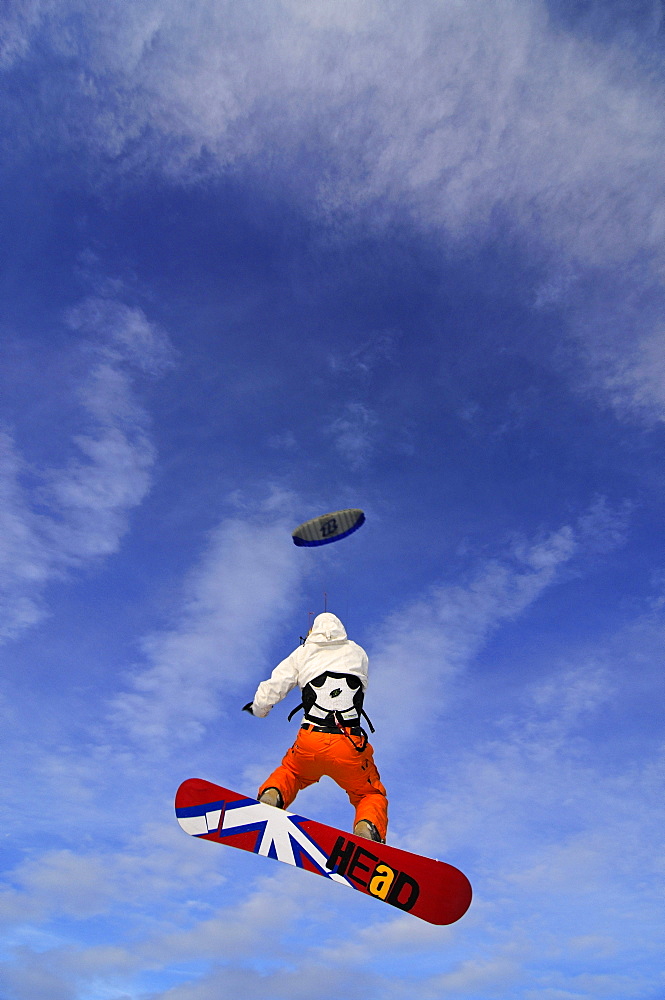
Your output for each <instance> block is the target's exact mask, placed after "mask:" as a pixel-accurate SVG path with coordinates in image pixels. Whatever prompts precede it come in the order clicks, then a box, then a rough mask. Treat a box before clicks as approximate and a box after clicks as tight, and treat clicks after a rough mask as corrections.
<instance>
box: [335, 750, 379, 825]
mask: <svg viewBox="0 0 665 1000" xmlns="http://www.w3.org/2000/svg"><path fill="white" fill-rule="evenodd" d="M335 739H336V741H337V744H336V747H335V758H334V761H329V766H328V768H326V771H325V773H326V774H329V775H330V777H331V778H332V779H333V780H334V781H336V782H337V784H338V785H340V786H341V787H342V788H343V789H344V791H345V792H346V794H347V795H348V796H349V801H350V802H351V805H352V806H353V807H354V808H355V811H356V816H355V823H360V822H362V821H363V820H365V821H366V822H368V823H371V824H372V825H373V826H375V827H376V829H377V830H378V832H379V835H380V837H381V839H382V840H385V838H386V832H387V829H388V798H387V796H386V790H385V788H384V787H383V785H382V783H381V778H380V776H379V772H378V770H377V767H376V764H375V763H374V754H373V751H372V747H371V746H370V744H369V743H368V744H367V746H366V748H365V750H364V751H363V753H358V752H357V750H354V748H353V747H352V746H351V744H350V742H349V741H348V740H347V739H346V738H345V737H343V736H340V737H336V738H335ZM361 836H362V834H361Z"/></svg>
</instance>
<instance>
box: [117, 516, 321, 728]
mask: <svg viewBox="0 0 665 1000" xmlns="http://www.w3.org/2000/svg"><path fill="white" fill-rule="evenodd" d="M294 552H295V549H294V547H293V544H292V541H291V535H290V522H288V523H287V522H286V521H284V520H283V519H282V518H281V517H280V516H278V514H277V513H276V512H275V511H274V510H272V503H271V502H269V503H268V510H267V512H266V511H264V512H263V513H261V512H259V511H256V510H255V512H254V514H253V515H250V514H248V515H245V516H244V517H242V518H240V517H237V518H230V519H228V520H225V521H223V522H222V523H221V524H220V525H219V527H218V528H217V529H216V530H215V531H214V532H212V534H211V536H210V539H209V542H208V547H207V550H206V552H205V554H204V556H203V558H202V560H201V562H200V564H199V565H198V567H197V568H196V569H195V570H194V571H193V572H192V573H191V574H190V576H189V578H188V579H187V581H186V583H185V587H184V594H183V600H182V607H181V609H180V610H179V612H178V613H177V614H176V618H177V621H176V623H175V624H174V626H173V627H172V628H171V629H167V630H165V631H162V632H157V633H154V634H153V635H151V636H149V637H147V638H146V639H145V640H144V641H143V643H142V649H143V657H144V662H143V663H142V664H137V667H136V670H135V672H134V675H133V677H132V679H131V684H130V687H129V690H127V691H125V692H124V693H122V694H120V695H118V696H117V698H116V699H115V702H114V718H115V720H116V721H117V722H118V723H119V724H121V725H122V727H123V728H125V729H126V730H127V732H128V733H129V734H130V735H131V737H132V738H134V739H136V740H139V741H142V742H148V743H150V742H152V743H153V744H155V745H158V746H159V745H162V744H164V742H166V743H167V744H174V745H175V744H179V743H182V742H188V741H191V740H195V739H197V738H200V736H201V735H202V734H203V732H204V731H205V727H206V725H207V724H208V723H209V722H210V721H211V720H212V719H214V718H216V717H217V716H219V714H220V712H223V711H224V710H225V708H226V707H227V701H226V699H227V698H228V697H229V696H231V697H235V696H237V697H240V695H241V693H242V694H243V696H246V697H250V696H251V695H252V694H253V690H254V689H253V687H252V684H253V683H255V682H256V681H257V680H258V679H259V674H260V673H261V671H262V670H265V669H266V668H267V667H269V669H272V667H273V666H274V664H268V663H267V662H266V661H267V656H268V650H269V648H270V642H271V637H272V636H273V634H274V630H276V629H278V628H279V627H280V626H281V623H282V619H283V616H284V615H285V613H286V612H287V611H289V610H290V609H291V606H292V602H293V599H294V594H297V592H298V589H299V585H300V582H301V577H302V569H301V568H300V565H301V564H299V562H298V560H297V558H295V557H294ZM222 695H224V696H225V697H224V698H222ZM236 708H237V706H236V705H235V703H234V706H233V710H234V711H235V710H236Z"/></svg>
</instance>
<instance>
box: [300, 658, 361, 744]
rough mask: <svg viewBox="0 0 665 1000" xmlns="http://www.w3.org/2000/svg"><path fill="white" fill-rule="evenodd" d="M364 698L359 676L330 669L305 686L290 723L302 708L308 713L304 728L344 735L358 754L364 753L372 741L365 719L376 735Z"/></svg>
mask: <svg viewBox="0 0 665 1000" xmlns="http://www.w3.org/2000/svg"><path fill="white" fill-rule="evenodd" d="M364 697H365V692H364V691H363V688H362V682H361V680H360V678H359V677H356V676H355V675H354V674H337V673H333V672H332V671H330V670H326V671H325V672H324V673H322V674H319V676H318V677H315V678H314V680H311V681H309V683H307V684H306V685H305V686H304V688H303V689H302V701H301V703H300V704H299V705H297V706H296V707H295V708H294V709H293V711H292V712H290V713H289V722H290V721H291V719H292V718H293V716H294V715H295V714H296V712H299V711H300V709H301V708H302V709H303V710H304V712H305V719H304V723H303V727H302V728H303V729H311V730H312V731H313V732H316V733H335V734H340V733H341V734H342V735H343V736H345V737H346V738H347V739H348V740H349V742H350V743H351V744H352V746H353V747H354V749H355V750H357V751H358V753H362V752H363V751H364V749H365V747H366V746H367V741H368V736H367V733H366V732H365V730H364V729H363V728H362V726H361V725H360V722H361V719H362V718H363V717H364V718H365V719H367V725H368V726H369V728H370V732H372V733H373V732H374V726H373V725H372V721H371V719H370V718H369V716H368V715H367V713H366V712H365V710H364V709H363V699H364ZM354 736H360V738H361V743H360V745H358V744H357V743H356V742H355V740H354V739H353V737H354Z"/></svg>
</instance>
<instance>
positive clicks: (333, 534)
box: [293, 508, 365, 545]
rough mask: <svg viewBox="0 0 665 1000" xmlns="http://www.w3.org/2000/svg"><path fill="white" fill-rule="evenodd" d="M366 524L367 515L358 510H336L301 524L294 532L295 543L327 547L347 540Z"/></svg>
mask: <svg viewBox="0 0 665 1000" xmlns="http://www.w3.org/2000/svg"><path fill="white" fill-rule="evenodd" d="M364 523H365V515H364V514H363V512H362V511H361V510H358V509H357V508H352V509H350V510H336V511H334V513H332V514H322V515H321V517H313V518H312V519H311V521H305V522H304V523H303V524H299V525H298V527H297V528H296V530H295V531H294V532H293V541H294V543H295V544H296V545H327V544H328V542H338V541H339V540H340V538H346V536H347V535H350V534H351V533H352V532H353V531H357V530H358V528H359V527H360V526H361V524H364Z"/></svg>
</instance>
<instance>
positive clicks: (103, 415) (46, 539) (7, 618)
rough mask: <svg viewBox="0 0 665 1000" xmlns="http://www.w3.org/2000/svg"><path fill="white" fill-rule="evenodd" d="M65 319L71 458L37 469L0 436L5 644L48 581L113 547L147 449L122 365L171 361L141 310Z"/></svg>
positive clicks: (147, 472) (105, 306)
mask: <svg viewBox="0 0 665 1000" xmlns="http://www.w3.org/2000/svg"><path fill="white" fill-rule="evenodd" d="M68 323H69V325H70V326H71V327H72V328H73V329H75V330H77V331H80V332H81V333H83V334H85V339H84V340H83V341H82V342H81V343H80V345H79V350H80V355H81V360H82V362H83V364H84V373H83V375H82V377H81V380H80V382H79V384H78V385H77V386H76V387H75V389H74V391H73V399H72V400H71V402H74V403H75V404H78V408H79V430H78V432H77V433H75V434H74V435H73V436H72V438H71V449H72V451H73V453H74V454H73V457H72V458H71V459H70V460H69V461H68V462H67V463H66V464H65V465H64V466H63V467H61V468H48V467H46V468H38V467H36V466H35V465H34V464H30V463H29V462H28V460H27V459H25V458H23V457H22V455H21V454H20V452H19V450H18V448H17V446H16V443H15V440H14V437H13V436H12V434H10V433H9V431H7V430H5V431H2V432H0V450H1V453H2V462H1V464H0V524H2V527H3V531H2V533H1V534H2V540H1V541H0V546H1V548H2V557H3V558H2V561H1V563H2V570H1V571H0V594H1V595H2V613H1V617H0V637H4V638H5V639H6V638H10V637H13V636H15V635H16V634H17V633H19V632H20V631H21V630H22V629H24V628H27V627H29V626H30V625H32V624H34V623H35V622H37V621H38V620H39V619H40V617H41V616H42V615H43V614H44V613H45V608H44V606H43V603H42V593H43V588H44V586H45V584H46V583H47V582H48V581H49V580H52V579H55V578H58V577H62V576H63V575H64V574H65V573H66V572H68V571H70V570H71V569H73V568H75V567H77V566H80V565H82V563H84V562H86V561H88V560H90V559H93V558H97V557H99V556H103V555H108V554H109V553H112V552H115V551H117V549H118V546H119V544H120V540H121V538H122V537H123V535H124V534H125V533H126V531H127V529H128V514H129V512H130V511H131V510H132V508H134V507H136V506H137V505H138V504H140V503H141V501H142V500H143V498H144V497H145V495H146V494H147V492H148V490H149V488H150V485H151V470H152V467H153V465H154V462H155V453H154V448H153V445H152V443H151V440H150V436H149V427H148V425H149V420H148V415H147V414H146V412H145V411H144V409H143V407H142V406H141V404H140V402H139V399H138V397H137V394H136V392H135V390H134V387H133V384H132V374H131V368H132V367H138V368H139V369H140V370H142V371H144V372H150V373H159V372H161V371H164V369H165V368H166V367H168V365H169V364H170V363H171V357H172V352H171V349H170V347H169V343H168V339H167V337H166V334H165V333H164V332H163V331H162V330H160V329H159V328H158V327H156V326H155V325H154V324H151V323H150V322H149V321H148V320H147V318H146V317H145V315H144V314H143V313H142V311H141V310H139V309H135V308H134V309H132V308H129V307H127V306H125V305H124V304H123V303H121V302H115V301H111V300H101V299H95V300H86V301H85V302H83V303H82V304H81V305H80V306H79V307H77V308H76V309H74V310H72V311H70V313H69V315H68ZM54 424H55V425H56V426H57V415H56V416H54Z"/></svg>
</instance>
